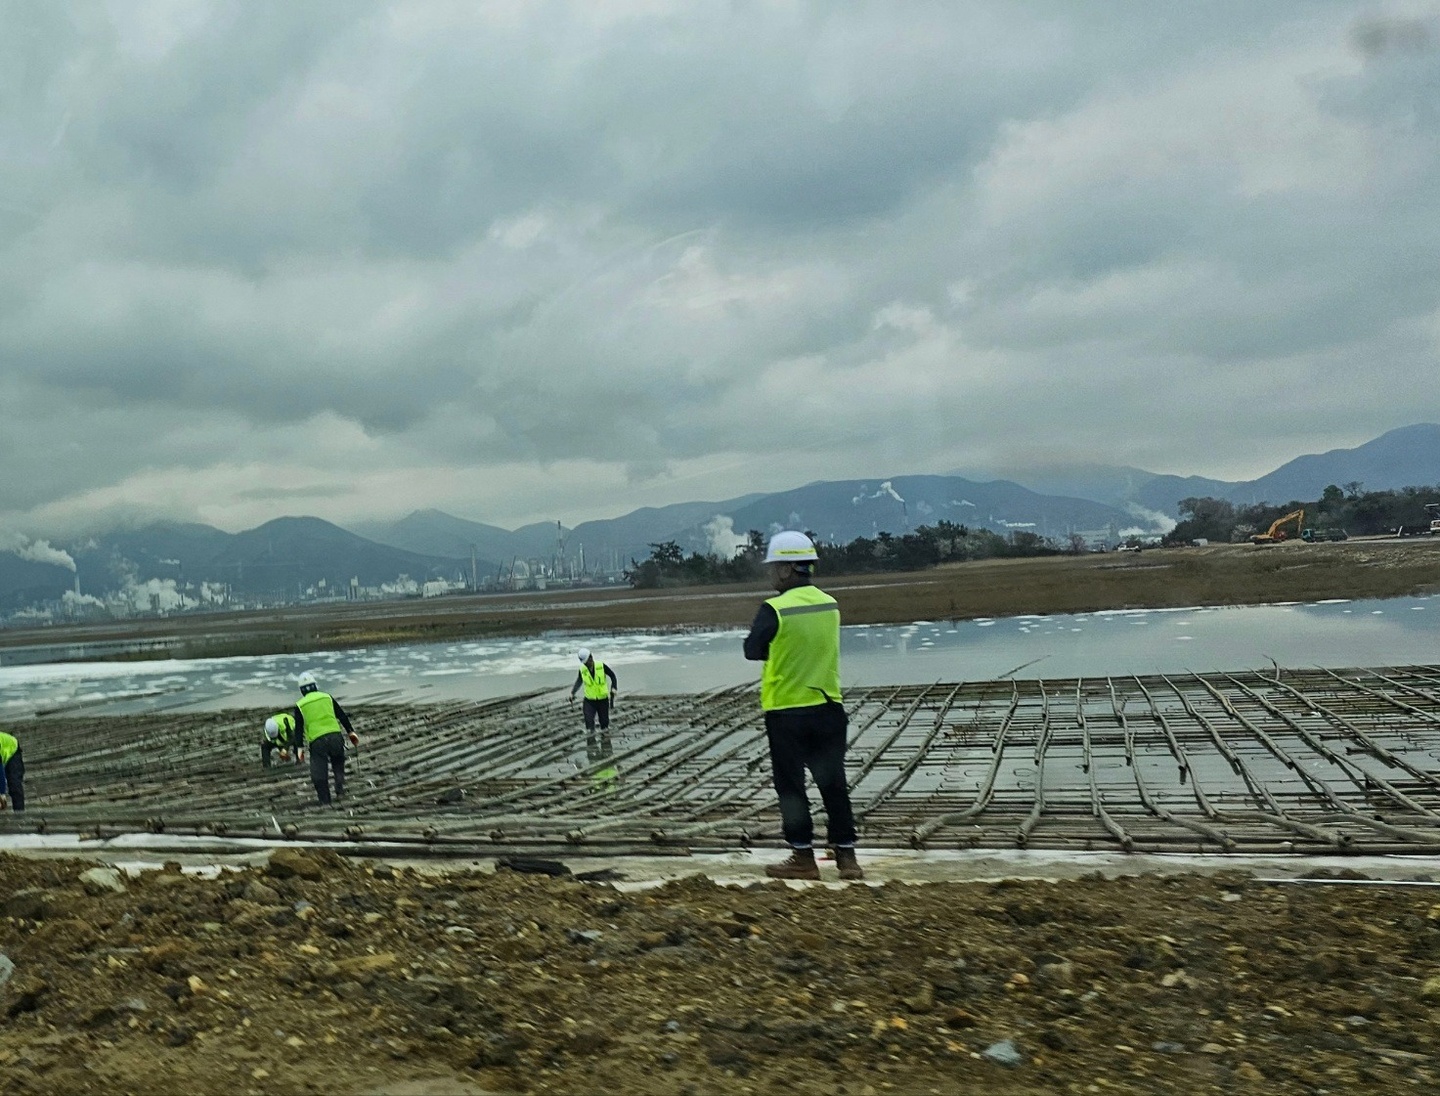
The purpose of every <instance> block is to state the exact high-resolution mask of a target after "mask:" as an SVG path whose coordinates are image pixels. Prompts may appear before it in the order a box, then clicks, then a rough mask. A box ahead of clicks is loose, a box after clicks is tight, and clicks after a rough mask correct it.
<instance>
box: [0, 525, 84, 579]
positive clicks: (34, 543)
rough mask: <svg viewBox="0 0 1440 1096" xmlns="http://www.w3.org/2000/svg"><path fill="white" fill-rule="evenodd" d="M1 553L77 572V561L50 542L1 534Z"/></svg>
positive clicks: (18, 535) (17, 535) (11, 534)
mask: <svg viewBox="0 0 1440 1096" xmlns="http://www.w3.org/2000/svg"><path fill="white" fill-rule="evenodd" d="M0 552H13V553H14V554H15V555H17V556H19V557H20V558H21V559H28V560H30V561H31V562H32V563H48V564H51V565H52V566H55V567H64V568H65V569H66V570H68V571H74V570H75V560H74V559H73V558H71V556H70V553H69V552H67V551H65V550H64V549H63V548H54V547H52V546H51V544H50V542H49V541H48V540H31V539H30V538H29V537H26V536H21V535H20V534H19V533H0Z"/></svg>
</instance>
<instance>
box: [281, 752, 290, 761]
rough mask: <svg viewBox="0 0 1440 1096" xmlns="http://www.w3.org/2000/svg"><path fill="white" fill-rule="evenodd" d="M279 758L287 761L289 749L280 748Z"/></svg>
mask: <svg viewBox="0 0 1440 1096" xmlns="http://www.w3.org/2000/svg"><path fill="white" fill-rule="evenodd" d="M280 760H281V761H289V760H290V751H289V750H281V751H280Z"/></svg>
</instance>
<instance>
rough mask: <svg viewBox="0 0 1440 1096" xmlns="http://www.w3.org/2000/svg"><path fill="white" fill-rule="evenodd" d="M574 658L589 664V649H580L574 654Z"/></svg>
mask: <svg viewBox="0 0 1440 1096" xmlns="http://www.w3.org/2000/svg"><path fill="white" fill-rule="evenodd" d="M575 657H576V658H578V659H579V660H580V661H581V662H589V661H590V648H589V647H581V648H580V649H579V650H578V651H576V652H575Z"/></svg>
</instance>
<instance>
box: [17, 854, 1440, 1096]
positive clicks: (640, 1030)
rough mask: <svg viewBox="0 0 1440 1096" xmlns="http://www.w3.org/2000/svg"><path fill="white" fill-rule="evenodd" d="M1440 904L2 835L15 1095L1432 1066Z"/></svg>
mask: <svg viewBox="0 0 1440 1096" xmlns="http://www.w3.org/2000/svg"><path fill="white" fill-rule="evenodd" d="M87 871H91V874H90V875H89V876H88V877H86V878H84V879H82V875H83V874H84V873H86V872H87ZM113 886H118V887H123V888H124V890H123V892H122V891H116V890H113V889H112V887H113ZM1437 898H1440V891H1436V890H1431V889H1429V888H1425V887H1389V886H1386V887H1352V886H1339V885H1337V886H1272V885H1267V884H1261V883H1258V882H1256V881H1255V880H1254V879H1253V878H1252V877H1250V876H1249V875H1248V874H1246V873H1243V872H1238V871H1235V872H1222V873H1220V874H1217V875H1210V876H1199V875H1180V876H1169V877H1161V876H1154V875H1148V876H1138V877H1130V878H1123V879H1114V880H1106V879H1103V878H1101V877H1099V876H1098V875H1096V876H1087V877H1083V878H1080V879H1072V880H1067V881H1065V882H1061V883H1050V882H1043V881H1038V880H1026V881H1004V882H998V883H930V884H922V885H914V884H896V883H888V884H885V885H882V886H867V885H853V886H848V887H843V888H834V887H822V886H802V887H787V886H784V885H781V884H775V883H764V884H761V883H755V884H751V885H749V886H745V887H738V886H729V887H726V886H719V885H717V884H715V883H714V882H712V881H710V880H708V879H706V878H704V877H701V876H694V877H690V878H687V879H682V880H678V881H672V882H668V883H665V884H663V885H661V886H659V887H658V888H655V889H652V890H646V891H638V892H621V891H619V890H617V889H615V888H614V887H613V886H610V885H607V884H605V883H603V882H589V881H581V880H579V879H577V878H575V877H573V876H572V877H559V878H549V877H546V876H542V875H531V874H522V873H516V872H510V871H500V872H496V873H494V874H488V873H477V872H469V871H457V872H454V873H449V874H446V873H440V874H436V873H430V872H427V873H425V874H417V873H415V872H413V871H410V870H406V869H401V870H399V871H396V870H395V869H393V868H391V867H389V866H386V865H367V864H365V863H361V862H353V861H347V860H344V859H342V858H340V857H338V856H335V855H334V854H331V853H328V852H325V851H314V852H311V851H308V850H293V849H284V850H279V851H277V852H276V853H275V854H274V855H273V856H272V858H271V860H270V862H269V864H268V865H267V866H265V867H263V868H249V869H244V870H240V871H226V872H224V873H222V874H221V875H220V876H219V878H216V879H206V878H202V877H200V876H197V875H194V874H191V873H182V872H181V871H180V869H179V866H178V865H169V866H167V867H166V868H165V869H164V870H162V871H158V872H146V873H144V874H142V875H140V876H139V877H133V876H132V877H127V876H125V875H123V874H119V873H114V871H113V869H108V868H102V869H98V870H97V869H94V865H93V864H91V863H89V862H83V861H78V860H63V859H43V860H35V859H26V858H21V857H14V856H0V953H3V954H4V955H5V956H6V958H7V959H8V960H9V962H8V963H7V962H4V961H0V979H3V980H6V984H5V985H4V986H3V988H0V1088H3V1089H4V1090H5V1091H6V1092H15V1093H25V1094H48V1093H54V1094H60V1093H65V1094H71V1093H105V1094H106V1096H113V1094H118V1093H125V1092H136V1093H155V1092H193V1093H209V1092H215V1093H231V1092H256V1093H272V1092H273V1093H281V1092H307V1093H308V1092H317V1093H318V1092H325V1093H385V1094H390V1096H401V1094H406V1096H422V1094H437V1093H449V1092H456V1093H472V1094H473V1093H481V1092H535V1093H561V1092H564V1093H581V1092H585V1093H588V1092H602V1091H603V1092H643V1093H649V1092H653V1093H661V1092H665V1093H671V1092H688V1093H708V1092H778V1091H784V1092H794V1093H847V1094H861V1093H883V1092H905V1093H910V1092H921V1093H925V1092H941V1093H949V1092H968V1091H985V1092H989V1093H1031V1092H1034V1093H1039V1092H1075V1093H1089V1092H1128V1093H1152V1092H1176V1093H1187V1094H1189V1093H1196V1092H1224V1093H1229V1092H1250V1091H1253V1092H1257V1093H1258V1092H1280V1093H1290V1092H1296V1093H1321V1092H1334V1093H1353V1092H1395V1091H1409V1090H1412V1089H1413V1090H1415V1091H1419V1092H1427V1091H1430V1092H1433V1091H1436V1089H1437V1085H1440V1065H1437V1063H1436V1062H1435V1061H1434V1060H1433V1059H1432V1057H1431V1054H1432V1050H1433V1048H1434V1047H1435V1044H1436V1037H1437V1035H1440V905H1435V904H1434V903H1435V900H1436V899H1437ZM11 964H13V970H10V969H9V967H10V965H11ZM7 972H8V973H7Z"/></svg>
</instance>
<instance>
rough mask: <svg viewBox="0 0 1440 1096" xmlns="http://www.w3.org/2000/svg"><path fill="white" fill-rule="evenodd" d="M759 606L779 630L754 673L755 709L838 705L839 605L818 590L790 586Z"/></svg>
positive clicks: (808, 587)
mask: <svg viewBox="0 0 1440 1096" xmlns="http://www.w3.org/2000/svg"><path fill="white" fill-rule="evenodd" d="M765 604H767V605H769V606H770V607H771V608H773V609H774V610H775V616H776V618H777V619H778V622H779V626H780V627H779V630H778V631H777V632H776V633H775V638H774V639H772V640H771V641H770V653H769V654H768V655H767V656H766V657H765V669H764V672H763V673H762V674H761V675H760V707H762V708H764V709H765V710H766V711H767V712H773V711H775V710H777V709H781V708H813V707H814V706H815V705H817V704H824V703H826V702H827V701H832V700H833V701H834V702H835V703H837V704H838V703H840V702H841V700H842V699H844V698H843V697H841V695H840V606H839V605H838V604H836V601H835V599H834V598H833V597H831V596H830V595H829V594H827V593H825V591H824V590H821V589H818V588H817V587H814V586H796V587H793V588H792V589H789V590H786V591H785V592H784V593H783V594H779V595H777V596H775V597H772V598H766V599H765Z"/></svg>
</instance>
